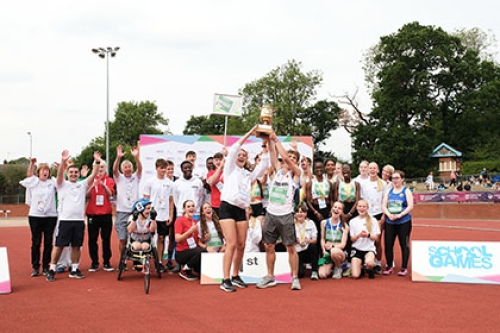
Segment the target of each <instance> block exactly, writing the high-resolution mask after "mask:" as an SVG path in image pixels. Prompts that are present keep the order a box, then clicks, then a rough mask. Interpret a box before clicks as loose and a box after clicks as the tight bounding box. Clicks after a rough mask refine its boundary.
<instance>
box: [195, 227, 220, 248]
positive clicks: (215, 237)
mask: <svg viewBox="0 0 500 333" xmlns="http://www.w3.org/2000/svg"><path fill="white" fill-rule="evenodd" d="M207 228H208V233H209V234H210V239H209V240H208V242H207V243H206V244H207V246H210V247H215V248H217V249H220V248H221V247H222V245H224V240H222V239H220V237H219V234H218V233H217V229H216V228H215V224H214V222H213V221H207ZM198 235H199V236H198V237H199V238H200V239H201V238H202V237H203V235H202V234H201V225H200V223H198Z"/></svg>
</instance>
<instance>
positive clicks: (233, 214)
mask: <svg viewBox="0 0 500 333" xmlns="http://www.w3.org/2000/svg"><path fill="white" fill-rule="evenodd" d="M219 212H220V215H219V220H235V221H236V222H241V221H246V220H247V214H246V212H245V210H244V209H241V208H240V207H236V206H234V205H231V204H230V203H227V202H225V201H222V202H221V203H220V208H219Z"/></svg>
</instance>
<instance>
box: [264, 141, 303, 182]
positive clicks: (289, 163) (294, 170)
mask: <svg viewBox="0 0 500 333" xmlns="http://www.w3.org/2000/svg"><path fill="white" fill-rule="evenodd" d="M269 139H270V140H273V141H274V143H275V144H276V149H277V150H278V153H279V154H280V156H281V158H282V159H283V162H285V163H286V165H287V166H288V169H289V170H291V171H292V173H293V176H294V178H295V177H300V168H299V166H298V165H297V164H295V163H293V161H292V160H291V159H290V158H289V157H288V153H287V152H286V150H285V148H284V147H283V145H282V144H281V142H280V140H278V137H277V136H276V133H274V132H272V133H271V134H270V135H269Z"/></svg>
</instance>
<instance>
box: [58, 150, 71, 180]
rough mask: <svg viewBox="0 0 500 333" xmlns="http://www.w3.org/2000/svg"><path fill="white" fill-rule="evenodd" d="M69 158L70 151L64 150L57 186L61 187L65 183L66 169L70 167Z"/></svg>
mask: <svg viewBox="0 0 500 333" xmlns="http://www.w3.org/2000/svg"><path fill="white" fill-rule="evenodd" d="M69 158H70V155H69V151H67V150H64V151H63V152H62V154H61V163H60V164H59V166H58V167H57V185H59V186H60V185H62V183H63V182H64V168H65V167H66V165H68V161H69Z"/></svg>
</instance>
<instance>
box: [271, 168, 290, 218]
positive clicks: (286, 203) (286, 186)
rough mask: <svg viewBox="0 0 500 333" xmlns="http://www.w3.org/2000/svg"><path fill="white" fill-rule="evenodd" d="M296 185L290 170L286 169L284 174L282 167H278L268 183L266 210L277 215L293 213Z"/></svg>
mask: <svg viewBox="0 0 500 333" xmlns="http://www.w3.org/2000/svg"><path fill="white" fill-rule="evenodd" d="M296 187H297V184H295V181H294V180H293V175H292V172H291V171H287V173H286V174H284V173H283V169H279V170H278V172H276V174H275V175H274V178H273V179H272V180H271V184H270V185H269V205H268V206H267V211H268V212H269V213H271V214H273V215H277V216H283V215H286V214H291V213H293V196H294V194H295V188H296Z"/></svg>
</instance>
